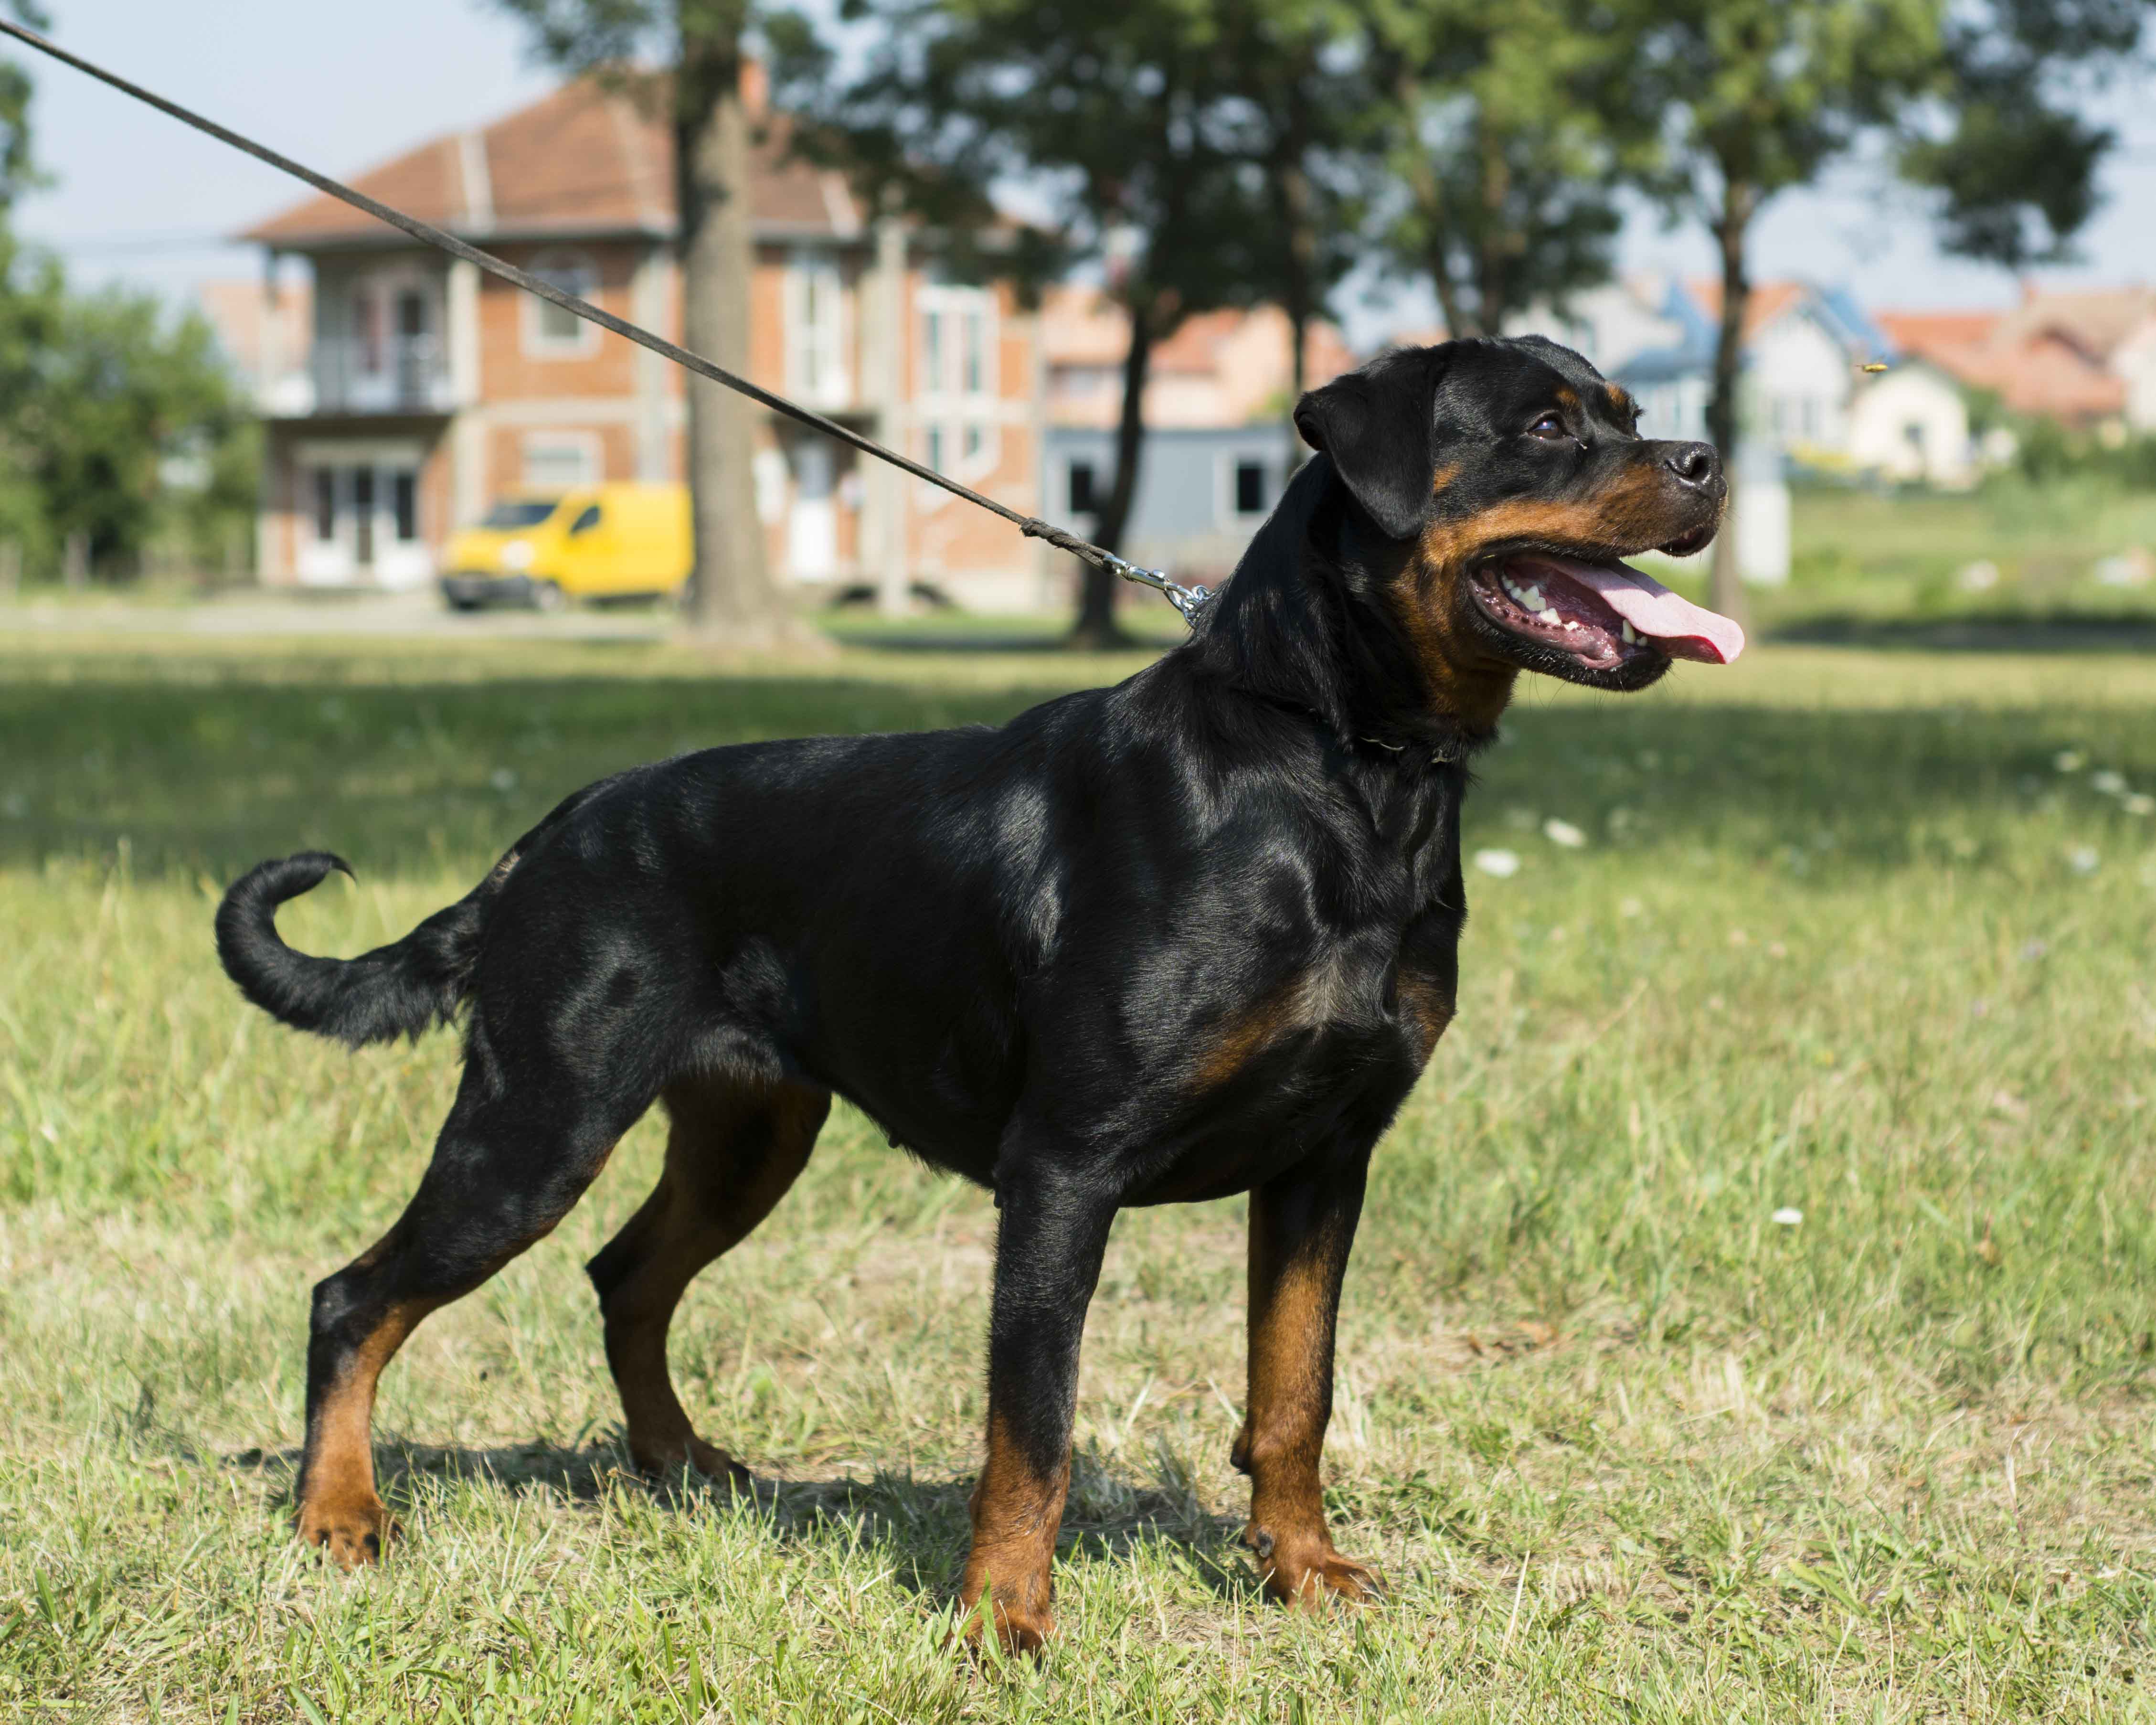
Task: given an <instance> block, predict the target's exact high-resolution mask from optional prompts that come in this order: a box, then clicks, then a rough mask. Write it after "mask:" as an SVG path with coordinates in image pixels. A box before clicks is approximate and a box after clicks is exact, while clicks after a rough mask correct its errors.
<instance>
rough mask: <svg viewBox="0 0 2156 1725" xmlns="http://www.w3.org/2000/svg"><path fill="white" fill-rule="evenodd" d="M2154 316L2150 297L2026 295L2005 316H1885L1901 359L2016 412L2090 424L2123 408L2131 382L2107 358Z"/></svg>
mask: <svg viewBox="0 0 2156 1725" xmlns="http://www.w3.org/2000/svg"><path fill="white" fill-rule="evenodd" d="M2152 319H2156V291H2152V290H2148V289H2147V288H2114V289H2106V290H2098V291H2094V292H2085V293H2071V294H2054V293H2029V294H2025V295H2024V296H2023V298H2022V301H2021V303H2020V305H2017V306H2015V307H2014V308H2013V309H2012V310H2011V311H1981V312H1978V311H1921V312H1920V311H1892V312H1882V313H1881V315H1880V317H1879V323H1880V326H1881V328H1882V329H1884V330H1886V331H1887V332H1888V334H1889V335H1890V336H1892V338H1893V340H1894V342H1895V345H1896V346H1897V347H1899V348H1901V349H1902V351H1903V352H1907V353H1912V354H1916V355H1918V356H1920V357H1922V358H1925V359H1928V360H1929V361H1930V362H1932V363H1933V364H1934V365H1936V366H1938V367H1939V368H1940V369H1941V370H1942V371H1944V372H1949V373H1950V374H1952V375H1953V377H1957V378H1958V379H1960V380H1961V382H1963V383H1966V384H1969V385H1970V386H1972V387H1974V388H1979V389H1988V390H1991V391H1994V392H1995V393H1997V395H1998V396H1999V399H2000V400H2001V402H2003V403H2005V406H2006V407H2007V408H2009V409H2010V410H2011V411H2012V412H2014V413H2028V414H2032V415H2035V416H2038V417H2040V418H2053V419H2064V420H2068V421H2080V422H2087V421H2090V420H2094V419H2102V418H2109V417H2110V416H2111V415H2112V414H2115V413H2120V412H2122V411H2123V410H2124V408H2125V406H2126V395H2127V385H2126V381H2125V379H2124V378H2123V377H2121V376H2119V374H2118V373H2117V372H2114V371H2113V370H2112V368H2111V363H2110V361H2111V356H2112V353H2113V352H2116V351H2117V348H2118V347H2120V345H2121V344H2122V343H2123V342H2124V341H2125V340H2126V339H2127V337H2128V336H2131V335H2132V334H2133V333H2134V331H2137V330H2139V329H2142V328H2144V327H2146V326H2148V324H2149V322H2150V321H2151V320H2152Z"/></svg>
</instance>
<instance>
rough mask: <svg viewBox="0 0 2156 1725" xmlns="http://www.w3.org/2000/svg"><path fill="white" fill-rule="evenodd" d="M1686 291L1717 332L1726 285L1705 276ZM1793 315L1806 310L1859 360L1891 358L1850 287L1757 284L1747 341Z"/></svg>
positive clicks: (1748, 306)
mask: <svg viewBox="0 0 2156 1725" xmlns="http://www.w3.org/2000/svg"><path fill="white" fill-rule="evenodd" d="M1685 292H1686V295H1689V296H1690V298H1691V300H1692V302H1693V303H1694V304H1695V305H1697V306H1698V308H1699V310H1700V313H1701V316H1702V318H1703V319H1704V320H1705V321H1706V323H1707V326H1708V328H1709V329H1710V331H1712V330H1717V328H1718V326H1719V325H1720V324H1721V321H1722V284H1721V283H1720V282H1719V281H1717V280H1713V279H1712V277H1706V278H1702V279H1701V280H1695V281H1689V282H1686V284H1685ZM1792 311H1801V312H1803V313H1804V315H1805V316H1808V317H1809V318H1811V319H1812V320H1813V321H1815V323H1817V324H1819V325H1820V326H1822V327H1823V328H1825V331H1827V333H1828V334H1829V335H1830V336H1833V337H1834V338H1835V340H1836V341H1839V342H1840V344H1841V345H1842V346H1843V347H1845V348H1847V349H1848V350H1849V352H1850V353H1851V356H1852V357H1856V358H1858V359H1862V360H1871V359H1877V358H1883V357H1886V349H1887V347H1888V342H1887V339H1886V336H1885V334H1884V332H1883V331H1881V329H1880V328H1879V326H1878V325H1877V323H1876V322H1875V321H1874V320H1873V319H1872V317H1871V315H1870V314H1869V313H1868V312H1866V311H1865V309H1864V308H1863V307H1862V306H1861V305H1858V304H1857V303H1856V297H1855V296H1854V295H1851V293H1850V291H1849V290H1847V289H1846V288H1839V287H1820V286H1818V285H1815V284H1814V283H1811V282H1809V281H1762V282H1757V283H1755V284H1753V289H1752V295H1751V297H1750V299H1749V300H1747V301H1746V302H1745V306H1744V340H1745V341H1747V342H1750V341H1754V340H1756V339H1757V338H1758V335H1759V333H1760V332H1761V331H1763V330H1764V329H1765V328H1767V326H1768V325H1769V324H1772V323H1774V322H1776V321H1779V319H1781V318H1782V317H1784V316H1787V315H1788V314H1789V313H1790V312H1792ZM1710 341H1712V337H1710Z"/></svg>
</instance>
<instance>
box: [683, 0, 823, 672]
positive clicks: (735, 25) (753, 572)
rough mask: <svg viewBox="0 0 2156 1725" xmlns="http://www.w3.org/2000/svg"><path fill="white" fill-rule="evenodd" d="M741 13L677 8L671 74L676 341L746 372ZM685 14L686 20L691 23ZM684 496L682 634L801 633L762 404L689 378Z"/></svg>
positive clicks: (753, 638)
mask: <svg viewBox="0 0 2156 1725" xmlns="http://www.w3.org/2000/svg"><path fill="white" fill-rule="evenodd" d="M746 13H747V8H746V6H745V5H744V4H742V3H739V0H731V3H729V0H717V3H706V4H704V5H701V6H698V7H696V8H684V17H683V20H682V26H681V37H680V52H681V57H680V66H679V68H678V70H677V72H676V74H675V75H676V80H677V81H676V96H675V100H676V104H677V105H676V110H675V162H676V169H675V176H676V181H677V187H676V190H677V201H678V203H679V205H680V223H681V230H680V260H681V284H682V295H681V326H682V338H683V341H684V342H685V345H686V346H687V347H689V348H690V350H691V351H693V352H697V353H701V354H705V355H706V356H708V357H710V358H711V359H713V360H715V361H716V362H718V363H719V364H720V365H722V366H724V367H726V369H727V370H728V371H731V372H741V373H743V374H746V373H747V371H748V370H749V281H750V275H751V271H752V268H753V265H754V263H755V257H756V249H755V236H754V233H753V230H752V226H751V210H750V204H749V186H748V175H749V157H750V137H749V126H750V116H749V113H748V110H747V105H746V104H745V103H744V102H743V100H742V51H741V30H742V23H744V22H745V18H746ZM692 18H693V22H692ZM688 392H689V475H688V476H689V495H690V504H691V507H692V511H693V519H694V545H695V557H696V561H695V566H694V568H693V570H692V572H691V573H690V578H689V590H688V595H687V598H688V607H687V608H688V618H689V627H690V630H691V631H692V632H693V633H695V634H699V635H703V636H708V637H710V638H711V639H715V640H721V641H724V642H726V644H730V645H731V644H739V645H742V646H764V645H768V644H772V643H773V641H775V640H778V639H781V638H790V637H792V636H793V635H794V634H797V633H798V631H796V630H795V629H791V628H789V627H788V625H789V624H791V622H792V618H791V616H790V614H788V610H787V608H786V607H785V605H784V603H783V601H782V599H781V598H780V597H779V593H778V588H777V586H776V585H775V584H774V583H773V580H772V578H771V572H770V571H769V569H768V568H767V566H766V559H765V557H764V544H763V524H762V521H761V520H759V519H758V517H757V510H756V482H755V467H754V462H755V457H756V444H757V431H758V429H759V424H760V422H761V420H762V408H758V407H757V406H755V405H754V404H753V403H751V402H750V401H749V399H748V398H747V397H746V396H742V395H737V394H736V393H734V392H733V391H732V390H731V389H727V388H723V387H722V386H721V385H719V384H717V383H714V382H710V381H708V380H707V379H705V378H701V377H690V379H689V380H688Z"/></svg>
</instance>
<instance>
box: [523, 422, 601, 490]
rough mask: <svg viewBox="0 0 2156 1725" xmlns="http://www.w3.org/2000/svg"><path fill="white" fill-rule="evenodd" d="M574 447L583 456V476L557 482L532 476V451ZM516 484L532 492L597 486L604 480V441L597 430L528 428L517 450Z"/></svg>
mask: <svg viewBox="0 0 2156 1725" xmlns="http://www.w3.org/2000/svg"><path fill="white" fill-rule="evenodd" d="M549 448H551V449H557V450H565V449H574V450H575V451H576V452H577V455H578V457H579V458H580V459H582V461H583V468H584V474H585V476H584V477H583V478H582V479H577V480H567V481H566V482H562V483H558V484H557V482H556V481H554V480H537V479H534V478H533V477H532V476H531V458H532V454H533V452H534V451H535V450H537V449H549ZM517 473H518V483H519V484H520V485H522V486H523V487H524V489H525V490H531V491H541V490H545V491H552V490H561V491H564V492H567V491H573V490H577V489H579V488H580V487H582V486H584V485H602V484H603V483H605V480H606V444H605V440H604V439H602V438H601V437H600V435H599V434H598V433H597V432H596V431H527V432H526V433H525V434H524V437H523V440H522V444H521V449H520V450H519V452H518V462H517Z"/></svg>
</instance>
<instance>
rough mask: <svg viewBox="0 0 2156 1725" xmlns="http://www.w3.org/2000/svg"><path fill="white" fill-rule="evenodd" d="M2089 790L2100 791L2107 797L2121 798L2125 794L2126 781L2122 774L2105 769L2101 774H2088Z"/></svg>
mask: <svg viewBox="0 0 2156 1725" xmlns="http://www.w3.org/2000/svg"><path fill="white" fill-rule="evenodd" d="M2089 788H2090V789H2091V790H2092V791H2102V793H2104V795H2105V796H2107V797H2123V796H2124V795H2125V794H2126V779H2125V777H2124V775H2123V774H2121V773H2113V772H2112V770H2111V768H2108V767H2107V768H2104V769H2103V771H2102V772H2101V773H2091V774H2089Z"/></svg>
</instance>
